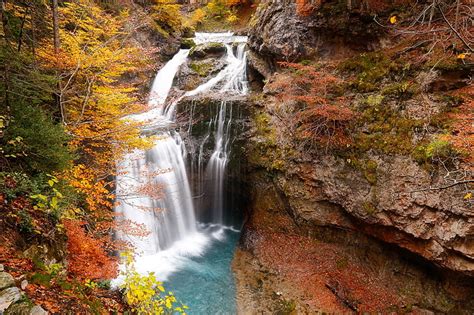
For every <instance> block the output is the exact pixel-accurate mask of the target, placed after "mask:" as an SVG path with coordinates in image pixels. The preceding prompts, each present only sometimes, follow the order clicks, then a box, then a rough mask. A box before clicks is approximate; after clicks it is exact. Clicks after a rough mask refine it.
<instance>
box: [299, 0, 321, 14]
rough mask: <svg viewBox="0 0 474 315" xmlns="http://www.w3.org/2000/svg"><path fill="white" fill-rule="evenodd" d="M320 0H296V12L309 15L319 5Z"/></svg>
mask: <svg viewBox="0 0 474 315" xmlns="http://www.w3.org/2000/svg"><path fill="white" fill-rule="evenodd" d="M321 2H322V1H321V0H318V1H314V0H296V13H298V14H299V15H302V16H309V15H311V13H313V11H314V10H315V9H316V8H318V7H319V6H320V5H321Z"/></svg>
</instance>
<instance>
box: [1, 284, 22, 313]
mask: <svg viewBox="0 0 474 315" xmlns="http://www.w3.org/2000/svg"><path fill="white" fill-rule="evenodd" d="M19 299H21V292H20V289H18V288H17V287H13V288H8V289H5V290H3V291H0V312H4V311H5V310H6V309H7V308H8V307H9V306H10V305H12V304H13V303H15V302H16V301H18V300H19Z"/></svg>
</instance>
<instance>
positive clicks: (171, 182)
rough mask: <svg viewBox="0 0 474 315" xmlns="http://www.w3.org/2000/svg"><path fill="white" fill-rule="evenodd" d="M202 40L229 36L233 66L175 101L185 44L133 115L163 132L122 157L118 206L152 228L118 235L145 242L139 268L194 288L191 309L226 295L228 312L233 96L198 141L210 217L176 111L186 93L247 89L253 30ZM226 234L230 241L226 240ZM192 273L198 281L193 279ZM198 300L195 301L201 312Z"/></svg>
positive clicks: (149, 129) (182, 288) (205, 307)
mask: <svg viewBox="0 0 474 315" xmlns="http://www.w3.org/2000/svg"><path fill="white" fill-rule="evenodd" d="M195 42H196V44H203V43H208V42H219V43H223V44H224V45H225V47H226V51H227V54H226V58H225V61H226V66H225V67H224V68H223V69H222V70H221V71H220V72H218V73H217V74H216V75H215V76H214V77H213V78H212V79H210V80H209V81H207V82H205V83H203V84H201V85H200V86H198V87H197V88H196V89H194V90H192V91H188V92H186V93H184V95H182V96H181V97H179V98H178V99H177V100H174V101H168V100H167V98H168V94H169V91H170V89H171V88H172V84H173V80H174V77H175V76H176V73H177V71H178V70H179V68H180V66H181V65H182V64H183V63H185V62H186V60H187V56H188V54H189V50H180V51H179V52H178V53H177V54H176V55H175V56H174V57H173V58H172V59H171V60H170V61H169V62H168V63H167V64H166V65H165V66H164V67H163V68H162V69H161V70H160V71H159V72H158V74H157V76H156V78H155V80H154V83H153V87H152V90H151V94H150V98H149V106H150V108H151V109H150V110H149V111H148V112H145V113H142V114H138V115H134V116H132V117H129V118H130V119H133V120H135V121H139V122H141V123H143V125H144V127H143V133H144V134H147V135H154V136H156V137H157V139H156V141H155V142H154V146H153V148H151V149H149V150H147V151H143V150H135V151H134V152H132V153H130V154H128V155H127V156H125V157H124V158H123V160H122V161H120V162H119V163H118V176H117V201H118V206H117V207H116V212H117V213H120V214H122V215H121V219H125V220H131V221H133V222H136V223H139V224H143V225H144V226H145V227H146V228H147V230H148V231H149V232H150V234H149V235H148V236H146V237H143V238H139V237H133V236H130V235H126V234H123V233H121V234H119V237H121V238H122V239H124V240H127V241H129V242H131V243H132V244H133V245H135V246H136V248H137V249H138V254H137V255H136V257H135V258H136V267H137V270H138V271H139V272H141V273H147V272H152V271H153V272H155V274H156V275H157V277H158V278H159V279H161V280H168V281H169V284H170V286H171V288H172V289H173V290H175V291H176V293H177V295H178V297H179V294H178V293H181V294H182V295H183V296H187V299H188V300H186V299H185V298H183V302H184V303H188V304H190V306H191V312H190V313H194V314H202V313H209V312H214V311H212V306H213V303H204V302H203V301H205V300H208V301H212V300H213V299H220V298H222V299H224V300H223V301H222V304H225V305H220V306H218V305H214V307H219V310H221V312H220V313H222V314H229V313H233V310H234V296H233V294H234V293H233V289H232V288H233V279H232V274H231V272H230V261H231V258H232V252H233V247H234V246H235V245H234V244H235V242H236V241H237V238H238V233H236V232H238V230H235V229H234V228H232V227H226V226H224V225H223V223H224V210H225V209H224V184H225V173H226V167H227V164H228V161H229V155H230V144H231V141H232V140H231V130H230V129H231V124H232V115H233V113H232V111H233V108H232V103H231V102H228V101H222V102H221V103H220V106H219V109H218V111H217V113H216V116H215V117H214V118H213V119H211V121H210V122H209V124H208V133H207V136H206V137H205V138H204V140H203V143H201V145H200V149H199V157H198V159H197V161H198V162H197V164H198V165H197V169H198V171H197V176H198V180H199V181H200V182H201V184H200V186H201V188H200V189H201V190H202V192H201V193H202V194H203V195H206V198H211V200H212V201H211V205H210V212H211V213H210V220H208V221H209V222H206V223H200V222H198V221H197V220H196V215H195V210H194V208H195V205H194V203H193V196H192V194H191V189H190V183H189V180H188V175H187V174H188V172H187V171H188V170H187V169H186V163H185V160H184V158H183V156H185V155H186V150H185V145H184V143H183V141H182V139H181V136H180V134H179V133H178V132H176V131H175V129H174V128H175V127H174V119H175V116H176V107H177V104H178V103H179V101H180V100H181V99H182V98H184V97H196V96H197V95H202V94H203V93H213V94H217V95H222V98H225V95H229V94H238V95H245V94H246V93H247V91H248V87H247V81H246V77H247V75H246V53H245V42H246V37H243V36H233V35H232V34H231V33H216V34H206V33H197V34H196V38H195ZM208 140H209V141H210V140H213V141H214V142H213V143H214V150H213V153H212V154H211V156H210V158H209V161H206V159H205V158H204V157H203V153H202V152H203V147H204V145H205V143H206V142H207V141H208ZM206 162H207V165H206ZM205 165H206V166H205ZM192 167H193V165H192ZM226 236H227V239H228V241H227V243H226V242H225V241H224V240H225V238H226ZM216 242H217V243H216ZM217 275H220V276H217ZM216 277H217V278H216ZM190 279H193V280H195V282H196V283H192V284H191V283H190ZM196 285H197V286H200V285H201V286H202V285H207V286H209V289H208V291H212V292H207V295H206V296H201V295H199V293H197V292H195V289H196V287H195V286H196ZM214 291H215V292H214ZM224 291H226V292H224ZM213 292H214V293H213ZM213 294H217V295H213ZM206 298H207V299H206ZM228 300H231V301H228ZM190 301H191V302H190ZM203 303H204V304H203ZM193 305H194V306H195V307H196V309H195V311H194V312H193V311H192V307H193ZM209 307H211V308H209ZM214 313H215V312H214Z"/></svg>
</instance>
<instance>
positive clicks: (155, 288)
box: [120, 252, 188, 314]
mask: <svg viewBox="0 0 474 315" xmlns="http://www.w3.org/2000/svg"><path fill="white" fill-rule="evenodd" d="M122 257H123V258H124V267H125V269H124V271H122V272H121V275H122V276H123V277H124V279H123V283H122V284H121V286H120V287H121V288H122V290H123V293H124V299H125V302H126V303H127V304H128V305H129V306H130V307H131V308H132V310H133V311H134V312H136V313H137V314H176V313H179V314H185V309H187V308H188V307H187V306H185V305H181V304H180V303H178V302H177V300H176V298H175V297H174V295H173V294H172V293H171V292H168V294H164V292H165V288H164V287H163V283H162V282H160V281H158V280H157V279H156V277H155V275H154V274H153V273H149V274H148V275H146V276H143V275H141V274H139V273H138V272H137V271H136V269H135V265H134V261H133V256H132V254H131V253H130V252H124V253H122Z"/></svg>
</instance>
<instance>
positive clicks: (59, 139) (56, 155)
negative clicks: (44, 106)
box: [1, 104, 73, 173]
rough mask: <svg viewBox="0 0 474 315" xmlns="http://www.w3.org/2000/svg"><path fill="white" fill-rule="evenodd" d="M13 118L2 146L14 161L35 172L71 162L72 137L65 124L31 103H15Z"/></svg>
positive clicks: (65, 165)
mask: <svg viewBox="0 0 474 315" xmlns="http://www.w3.org/2000/svg"><path fill="white" fill-rule="evenodd" d="M11 110H12V112H11V115H12V118H11V120H10V122H9V125H8V127H6V128H5V131H4V137H3V139H2V145H1V146H2V148H3V150H4V152H5V156H8V157H9V160H10V165H12V164H15V163H16V164H20V166H21V167H26V168H28V169H29V170H30V171H33V172H46V173H51V172H54V171H59V170H63V169H65V168H66V167H67V166H68V165H70V163H71V161H72V159H73V155H72V153H71V152H70V151H69V149H68V147H67V142H68V140H69V137H68V136H67V135H66V133H65V132H64V129H63V127H62V126H61V125H59V124H55V123H54V122H53V121H52V119H51V118H50V117H48V116H46V114H44V112H43V111H42V110H41V109H39V108H37V107H33V106H30V105H23V104H15V105H14V106H12V109H11Z"/></svg>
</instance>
